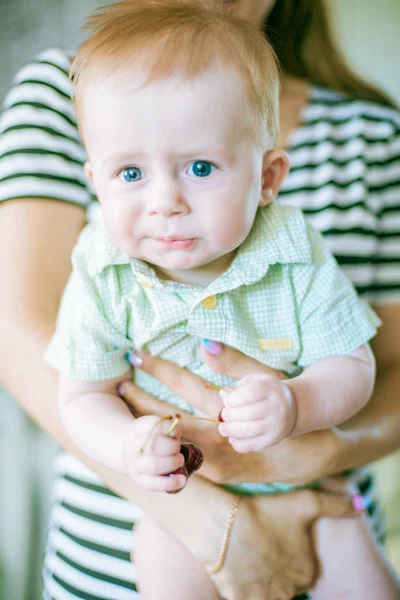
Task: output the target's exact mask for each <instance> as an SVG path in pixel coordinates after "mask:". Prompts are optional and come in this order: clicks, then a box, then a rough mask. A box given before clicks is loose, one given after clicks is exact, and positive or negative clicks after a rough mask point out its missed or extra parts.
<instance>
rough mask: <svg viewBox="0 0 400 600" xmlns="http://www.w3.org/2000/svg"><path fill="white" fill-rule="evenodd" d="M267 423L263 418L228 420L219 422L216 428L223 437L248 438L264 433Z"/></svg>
mask: <svg viewBox="0 0 400 600" xmlns="http://www.w3.org/2000/svg"><path fill="white" fill-rule="evenodd" d="M266 429H267V424H266V421H265V420H264V419H259V420H258V421H228V422H227V423H221V424H220V425H219V426H218V430H219V432H220V434H221V435H223V436H224V437H233V438H238V439H249V438H255V437H259V436H260V435H263V434H265V431H266Z"/></svg>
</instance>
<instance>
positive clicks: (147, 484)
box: [135, 475, 187, 493]
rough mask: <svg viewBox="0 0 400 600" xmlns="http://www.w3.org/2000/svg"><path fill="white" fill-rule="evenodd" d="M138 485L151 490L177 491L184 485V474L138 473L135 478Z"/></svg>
mask: <svg viewBox="0 0 400 600" xmlns="http://www.w3.org/2000/svg"><path fill="white" fill-rule="evenodd" d="M135 481H136V483H138V485H141V486H142V487H144V488H145V489H146V490H150V491H152V492H169V493H171V492H172V493H174V492H179V491H180V490H181V489H183V488H184V487H185V485H186V482H187V479H186V477H185V476H184V475H161V476H160V475H138V476H137V477H136V479H135Z"/></svg>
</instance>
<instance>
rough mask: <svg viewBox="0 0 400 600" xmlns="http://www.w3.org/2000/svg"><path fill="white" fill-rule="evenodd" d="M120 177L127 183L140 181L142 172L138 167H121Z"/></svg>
mask: <svg viewBox="0 0 400 600" xmlns="http://www.w3.org/2000/svg"><path fill="white" fill-rule="evenodd" d="M120 177H122V179H123V180H124V181H127V182H128V183H134V182H135V181H140V180H141V179H142V178H143V172H142V170H141V169H139V167H128V168H127V169H123V170H122V171H121V173H120Z"/></svg>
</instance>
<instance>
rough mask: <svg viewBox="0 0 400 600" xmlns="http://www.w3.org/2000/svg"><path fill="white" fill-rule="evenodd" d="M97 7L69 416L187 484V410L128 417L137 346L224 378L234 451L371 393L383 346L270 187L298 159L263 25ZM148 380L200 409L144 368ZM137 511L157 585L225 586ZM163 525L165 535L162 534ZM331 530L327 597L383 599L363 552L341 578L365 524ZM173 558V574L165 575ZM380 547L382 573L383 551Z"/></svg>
mask: <svg viewBox="0 0 400 600" xmlns="http://www.w3.org/2000/svg"><path fill="white" fill-rule="evenodd" d="M88 27H89V29H91V34H90V36H89V37H88V39H87V40H86V41H85V42H84V43H83V44H82V46H81V47H80V49H79V50H78V53H77V55H76V58H75V61H74V64H73V69H72V71H73V77H74V89H75V103H76V109H77V115H78V121H79V125H80V130H81V134H82V137H83V140H84V143H85V145H86V149H87V153H88V158H89V161H88V163H87V164H86V172H87V175H88V176H89V178H90V179H91V180H92V182H93V185H94V188H95V190H96V193H97V196H98V198H99V201H100V204H101V208H102V219H101V220H100V221H99V222H97V223H95V224H92V225H89V226H88V227H87V228H86V229H85V230H84V232H83V233H82V235H81V237H80V239H79V242H78V244H77V246H76V248H75V251H74V254H73V272H72V275H71V278H70V280H69V283H68V285H67V288H66V290H65V294H64V297H63V301H62V305H61V308H60V314H59V318H58V324H57V331H56V333H55V335H54V338H53V340H52V342H51V344H50V347H49V349H48V351H47V360H49V362H51V364H53V365H54V366H55V367H56V368H57V369H58V370H59V371H60V372H61V373H62V375H61V378H60V411H61V416H62V420H63V423H64V426H65V428H66V430H67V431H68V433H69V435H70V436H71V438H72V439H73V440H75V442H76V443H77V444H78V445H79V446H80V447H81V448H82V450H83V451H84V452H85V453H86V454H87V455H89V456H91V457H92V458H93V459H95V460H96V461H98V462H99V463H102V464H104V465H106V466H107V467H109V468H111V469H114V470H115V471H117V472H119V473H122V474H124V475H127V476H129V477H131V478H132V479H133V480H134V481H135V482H136V483H138V484H140V485H141V486H143V487H145V488H147V489H148V490H154V491H164V492H176V491H178V490H180V489H181V488H182V487H184V485H185V484H186V477H185V475H184V474H182V472H179V469H181V467H182V466H183V464H184V456H183V454H182V453H181V452H180V428H179V425H178V427H177V428H176V429H175V431H174V432H173V434H172V435H169V433H168V429H169V427H170V425H171V423H170V422H161V423H159V424H158V425H157V421H158V419H157V417H155V416H146V417H142V418H138V419H134V418H133V417H132V414H131V412H130V411H129V409H128V408H127V406H126V405H125V403H124V402H123V401H122V400H121V398H120V397H119V396H118V387H119V385H120V384H121V383H122V382H123V381H125V380H127V379H129V378H130V377H131V370H130V365H129V364H128V362H127V360H126V358H125V355H126V353H127V352H129V351H130V350H131V349H132V348H136V349H139V350H145V351H147V352H149V353H151V354H154V355H159V356H161V357H163V358H166V359H169V360H172V361H174V362H176V363H177V364H179V365H181V366H183V367H186V368H187V369H190V370H191V371H193V372H195V373H196V374H198V375H200V376H201V377H202V378H204V379H205V380H206V381H208V382H210V383H211V384H212V385H216V386H220V387H221V388H224V389H222V390H221V397H222V399H223V401H224V403H225V408H224V409H223V411H222V417H223V421H224V422H223V423H221V424H220V426H219V427H220V432H221V434H222V435H225V436H227V437H229V441H230V443H231V444H232V446H233V447H234V448H235V449H236V450H237V451H238V452H250V451H259V450H262V449H263V448H266V447H267V446H271V445H274V444H278V443H279V442H281V441H282V440H284V439H285V438H286V437H288V436H298V435H301V434H303V433H306V432H309V431H313V430H318V429H325V428H329V427H334V426H335V425H337V424H339V423H342V422H344V421H345V420H347V419H349V418H350V417H351V416H352V415H354V414H355V413H356V412H358V411H359V410H360V409H361V408H362V407H363V406H364V405H365V404H366V403H367V402H368V399H369V397H370V394H371V391H372V388H373V383H374V360H373V357H372V355H371V352H370V350H369V347H368V345H367V342H368V340H369V339H370V338H371V337H373V336H374V335H375V332H376V327H377V325H378V324H379V321H378V319H377V318H376V317H375V315H374V313H373V312H372V311H371V310H370V309H369V308H368V307H367V306H365V305H364V304H362V303H361V301H360V300H359V299H358V297H357V295H356V293H355V291H354V289H353V288H352V286H351V284H350V283H349V281H348V280H347V279H346V277H345V276H344V275H343V274H342V273H341V271H340V270H339V269H338V267H337V264H336V262H335V260H334V259H333V257H332V256H331V255H330V253H329V252H328V251H327V250H326V248H325V247H324V245H323V243H322V240H321V237H320V235H319V234H318V233H316V232H315V231H314V230H313V229H312V228H310V227H309V226H308V225H307V224H306V223H305V221H304V218H303V216H302V214H301V212H300V211H298V210H297V209H295V208H291V207H280V206H279V205H277V204H275V203H274V202H273V200H274V198H275V197H276V195H277V194H278V191H279V188H280V186H281V184H282V181H283V180H284V178H285V175H286V173H287V170H288V159H287V156H286V154H285V152H283V151H282V150H277V149H275V144H276V139H277V133H278V94H279V78H278V70H277V65H276V62H275V57H274V54H273V52H272V50H271V48H270V46H269V45H268V43H267V42H266V41H265V39H264V37H263V36H262V34H261V33H260V32H258V30H256V29H255V28H254V27H253V26H252V25H251V24H249V23H247V22H244V21H241V20H238V19H236V18H235V17H234V16H231V15H226V14H222V13H220V12H218V11H217V10H212V9H207V8H203V7H201V6H200V5H199V4H196V3H185V2H181V1H179V0H152V1H150V0H149V1H146V0H135V2H122V3H119V4H116V5H111V6H108V7H104V8H103V9H101V10H100V11H98V12H96V13H95V14H93V15H92V16H91V17H89V22H88ZM202 338H207V339H211V340H217V341H219V342H222V343H224V344H228V345H230V346H233V347H235V348H237V349H239V350H241V351H242V352H244V353H246V354H248V355H250V356H252V357H254V358H255V359H257V360H259V361H260V362H263V363H265V364H267V365H269V366H271V367H274V368H276V369H278V370H281V371H284V372H285V373H287V379H285V380H282V379H281V378H279V377H277V376H276V377H274V376H271V375H261V374H255V375H248V376H246V377H244V378H243V379H242V380H240V381H238V382H235V381H234V380H231V379H229V378H227V377H225V376H224V375H221V374H218V373H214V372H212V371H211V370H210V369H209V368H208V367H207V365H205V364H204V363H203V362H202V360H201V355H200V353H199V344H200V340H201V339H202ZM136 382H137V383H138V385H140V386H141V387H142V388H143V389H145V390H146V391H147V392H149V393H150V394H153V395H155V396H157V397H158V398H159V399H161V400H164V401H166V402H168V403H171V404H173V405H174V406H177V407H178V408H179V409H180V411H187V412H192V413H193V409H192V408H191V407H190V406H189V405H188V404H186V403H185V402H183V400H182V399H180V398H177V397H176V396H174V395H173V394H172V393H171V392H170V391H169V390H168V389H167V388H166V387H165V386H163V385H162V384H160V383H159V382H157V381H156V380H154V379H153V378H152V377H150V376H148V375H146V374H145V373H143V372H141V371H138V372H137V373H136ZM174 410H175V409H174V408H171V413H174ZM174 471H178V472H177V473H176V474H174V475H173V476H169V474H171V473H173V472H174ZM230 487H231V489H232V488H233V489H234V491H236V493H242V492H244V493H247V494H249V493H250V494H256V493H276V492H277V491H282V492H284V491H286V490H287V489H293V488H289V486H284V485H283V484H265V485H264V484H260V483H258V484H252V483H249V482H247V483H243V484H238V485H236V486H230ZM239 510H240V509H239ZM359 526H360V525H359V520H354V521H350V522H349V525H348V527H350V528H352V527H353V528H357V527H359ZM141 527H142V535H140V541H139V539H138V540H137V541H138V544H137V546H136V548H135V554H136V556H137V557H139V556H142V560H141V561H139V562H140V564H141V565H142V568H141V569H139V570H138V577H139V583H140V586H141V587H140V589H141V593H142V594H143V598H154V599H155V600H160V598H163V599H165V598H175V599H176V598H178V599H181V598H182V599H186V598H190V599H191V600H194V599H196V598H201V599H205V598H207V599H211V598H218V595H217V593H216V591H215V589H214V587H213V585H212V583H211V581H210V579H209V577H208V575H207V574H206V572H205V571H204V575H203V576H202V577H200V578H199V579H198V580H196V582H194V581H193V580H192V579H191V576H190V572H188V570H187V569H185V561H189V560H191V561H193V560H194V559H193V557H190V555H189V554H188V553H187V551H185V550H184V549H182V548H179V549H178V548H177V546H176V541H174V540H172V539H171V538H169V537H168V535H167V533H166V532H164V531H163V530H161V529H160V528H157V527H156V525H155V524H154V523H150V522H149V521H147V522H146V519H144V520H143V523H142V526H141ZM146 527H147V530H146ZM144 531H147V535H143V532H144ZM150 531H151V532H152V535H153V533H154V532H156V535H158V536H159V542H160V543H159V544H156V545H153V547H152V548H150V543H151V540H150V533H149V532H150ZM288 535H290V532H288ZM317 541H318V551H319V555H320V560H321V563H322V573H323V574H322V576H321V579H320V581H319V583H318V585H317V587H316V589H315V591H314V592H313V598H315V599H320V598H321V599H322V598H323V599H324V600H327V599H329V598H335V599H336V598H339V597H340V598H345V597H346V598H347V597H349V598H350V596H351V597H352V598H353V597H354V593H355V592H358V591H360V590H361V591H362V594H363V595H362V597H363V599H364V600H368V599H371V600H372V595H370V594H369V586H368V585H364V587H365V589H364V587H363V583H362V582H352V580H351V572H350V571H347V570H346V572H345V573H344V574H343V573H342V574H341V576H340V578H339V577H338V573H337V571H336V572H335V570H334V568H330V564H331V563H335V561H331V560H330V558H331V557H334V556H337V555H339V556H340V555H342V560H344V561H345V560H348V561H349V562H350V560H352V561H353V562H354V561H356V560H361V558H359V556H360V557H361V556H362V552H360V551H359V548H358V547H357V544H356V543H354V544H353V545H351V544H350V545H351V547H348V546H349V544H347V546H346V547H338V546H337V545H336V546H335V544H334V543H332V544H328V543H327V542H326V541H324V540H317ZM163 547H164V548H165V547H167V548H168V547H169V548H170V549H171V551H170V552H162V550H161V548H163ZM150 552H151V556H152V557H153V560H152V561H151V562H152V565H151V568H150V564H149V562H150V561H147V564H149V566H148V568H147V569H146V568H145V567H143V564H144V565H146V561H144V560H143V557H147V556H150V554H149V553H150ZM189 557H190V558H189ZM346 557H347V558H346ZM363 560H365V558H363ZM161 563H163V565H164V566H163V569H164V571H165V570H166V569H169V571H170V572H171V582H173V585H172V584H171V585H170V586H166V585H165V581H160V579H159V578H157V567H156V566H155V565H157V564H161ZM138 564H139V563H138ZM364 566H365V569H366V570H367V571H368V573H369V576H370V577H373V574H374V568H375V567H374V561H373V560H372V559H371V560H370V564H368V563H367V564H365V565H364ZM174 572H177V573H179V577H174V576H173V573H174ZM166 588H167V589H166ZM168 588H170V589H168ZM344 590H347V591H348V590H350V591H349V595H343V594H345V592H344ZM341 594H342V595H341ZM358 597H361V596H358ZM373 600H376V597H374V599H373Z"/></svg>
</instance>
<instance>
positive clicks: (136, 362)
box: [125, 352, 143, 369]
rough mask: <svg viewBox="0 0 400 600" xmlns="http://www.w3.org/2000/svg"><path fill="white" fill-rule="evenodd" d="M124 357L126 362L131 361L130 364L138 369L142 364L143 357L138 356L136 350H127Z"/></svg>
mask: <svg viewBox="0 0 400 600" xmlns="http://www.w3.org/2000/svg"><path fill="white" fill-rule="evenodd" d="M125 358H126V360H127V361H128V362H130V363H131V365H133V366H134V367H137V368H138V369H140V367H141V366H142V365H143V359H142V358H140V356H138V355H137V354H136V352H127V353H126V354H125Z"/></svg>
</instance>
